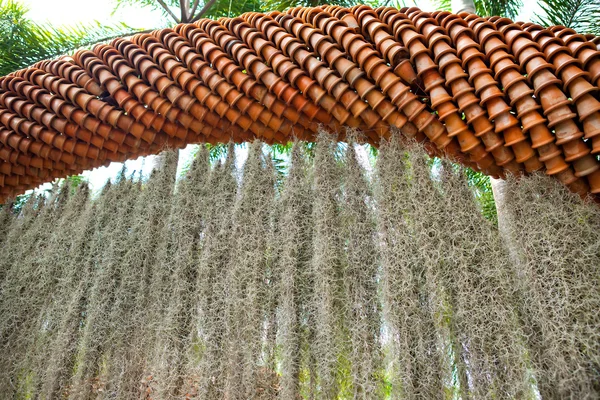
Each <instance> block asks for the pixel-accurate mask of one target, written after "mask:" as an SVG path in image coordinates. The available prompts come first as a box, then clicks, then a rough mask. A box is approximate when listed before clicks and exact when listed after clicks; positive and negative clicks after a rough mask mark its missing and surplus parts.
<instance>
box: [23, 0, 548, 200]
mask: <svg viewBox="0 0 600 400" xmlns="http://www.w3.org/2000/svg"><path fill="white" fill-rule="evenodd" d="M21 1H22V2H23V3H24V4H26V5H27V6H28V8H29V10H30V11H29V13H28V14H27V16H28V17H29V18H30V19H32V20H34V21H36V22H40V23H43V22H50V23H52V24H53V25H69V24H71V25H72V24H78V23H84V24H85V23H93V22H94V21H99V22H101V23H103V24H106V25H110V24H111V23H118V22H124V23H126V24H127V25H129V26H131V27H132V28H141V29H151V28H159V27H163V26H166V25H169V22H167V21H166V20H165V19H164V18H163V17H162V15H161V13H160V12H159V11H157V10H152V9H151V8H143V7H136V6H131V5H124V6H120V7H119V8H118V9H116V10H115V4H116V0H21ZM412 3H414V4H415V5H416V6H417V7H420V8H421V9H423V10H425V11H433V10H434V9H435V7H434V5H433V4H434V3H433V1H432V0H416V1H414V2H413V1H410V0H406V4H412ZM536 12H540V9H539V7H538V6H537V1H535V0H524V5H523V8H522V10H521V13H520V14H519V15H518V16H517V18H516V20H518V21H528V20H530V19H531V18H532V17H533V15H534V13H536ZM195 147H196V146H188V147H187V148H186V149H183V150H181V151H180V157H179V158H180V163H179V168H180V169H181V168H183V166H184V165H186V164H187V163H189V161H190V159H191V157H192V155H193V153H194V152H193V150H194V149H195ZM238 156H239V159H242V160H243V159H245V156H246V154H245V153H244V151H243V150H240V154H238ZM153 164H154V157H153V156H150V157H146V158H142V157H140V158H138V159H137V160H130V161H127V163H126V166H127V170H128V171H129V172H132V171H140V169H141V170H142V171H143V173H144V174H145V175H147V174H149V173H150V171H151V170H152V167H153ZM121 168H122V164H121V163H112V164H111V165H110V166H108V167H101V168H96V169H95V170H93V171H86V172H85V173H84V174H83V175H84V176H85V177H86V178H87V180H88V181H89V184H90V187H91V188H92V191H93V192H98V191H99V190H100V189H101V188H102V186H103V185H104V183H105V182H106V181H107V180H108V179H114V178H115V177H116V176H117V174H118V173H119V171H120V170H121Z"/></svg>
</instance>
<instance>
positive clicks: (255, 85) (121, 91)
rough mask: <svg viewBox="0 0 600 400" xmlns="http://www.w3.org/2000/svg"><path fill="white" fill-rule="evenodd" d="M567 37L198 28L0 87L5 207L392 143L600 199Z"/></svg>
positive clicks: (404, 29)
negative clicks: (93, 172)
mask: <svg viewBox="0 0 600 400" xmlns="http://www.w3.org/2000/svg"><path fill="white" fill-rule="evenodd" d="M592 40H596V41H597V40H598V38H592V37H586V36H584V35H580V34H577V33H576V32H574V31H573V30H570V29H567V28H564V27H553V28H551V29H543V28H542V27H540V26H537V25H534V24H530V23H513V22H512V21H510V20H508V19H506V18H497V17H495V18H490V19H484V18H480V17H477V16H475V15H469V14H466V13H461V14H460V15H454V14H450V13H448V12H436V13H431V14H430V13H426V12H422V11H421V10H419V9H417V8H409V9H402V10H397V9H395V8H390V7H385V8H378V9H371V8H370V7H368V6H357V7H353V8H348V9H347V8H341V7H337V6H324V7H316V8H294V9H290V10H288V11H286V12H285V13H280V12H271V13H266V14H259V13H248V14H244V15H242V16H240V17H237V18H223V19H220V20H218V21H213V20H208V19H204V20H200V21H198V22H197V23H195V24H181V25H178V26H176V27H174V28H173V29H163V30H159V31H155V32H153V33H152V34H144V35H137V36H134V37H132V38H130V39H116V40H114V41H113V42H112V43H111V44H110V45H106V44H103V45H98V46H96V47H95V48H94V50H93V51H79V52H77V53H76V54H75V55H73V57H62V58H60V59H58V60H53V61H44V62H40V63H38V64H36V65H34V66H32V67H30V68H27V69H24V70H21V71H17V72H15V73H13V74H10V75H8V76H6V77H3V78H0V88H1V89H0V90H1V95H0V160H1V163H0V199H4V198H6V197H7V196H12V195H16V194H19V193H22V192H23V191H25V190H27V189H30V188H33V187H36V186H38V185H39V184H41V183H43V182H46V181H50V180H53V179H54V178H57V177H64V176H67V175H71V174H76V173H80V172H81V171H83V170H86V169H91V168H95V167H98V166H101V165H105V164H108V163H110V162H112V161H124V160H127V159H131V158H136V157H138V156H143V155H147V154H152V153H157V152H159V151H160V150H161V149H163V148H164V147H165V146H171V147H183V146H185V145H187V144H189V143H198V142H210V143H216V142H228V141H231V140H233V141H236V142H239V141H251V140H253V139H255V138H260V139H261V140H264V141H265V142H267V143H281V142H287V141H288V140H290V139H291V138H292V137H298V138H301V139H305V140H312V139H314V137H315V134H316V132H317V130H318V128H319V126H322V127H324V128H325V129H327V130H329V131H331V132H335V133H336V134H337V135H338V136H339V138H340V139H343V138H344V135H345V130H346V129H347V128H356V129H360V130H362V131H364V132H365V133H366V136H367V138H368V140H369V141H370V142H371V143H372V144H375V145H377V144H378V143H379V141H380V140H381V138H385V137H388V136H389V135H390V131H391V130H394V129H399V130H400V131H401V132H402V133H403V134H404V135H405V136H407V137H414V138H416V139H418V140H419V141H422V142H424V143H425V146H426V148H427V149H428V151H429V152H430V153H431V154H435V155H445V156H448V157H452V158H453V159H455V160H456V161H459V162H461V163H463V164H465V165H469V166H472V167H474V168H475V169H478V170H481V171H483V172H485V173H487V174H489V175H492V176H496V177H498V176H504V175H505V174H506V173H509V172H510V173H530V172H533V171H537V170H543V171H545V173H547V174H548V175H552V176H555V177H556V178H557V179H559V180H560V181H561V182H563V183H564V184H566V185H568V186H569V188H571V190H573V191H576V192H578V193H580V194H582V195H585V194H587V193H592V194H596V193H600V163H599V162H598V158H597V155H596V154H597V153H598V152H600V102H599V101H598V97H597V91H598V86H599V85H600V52H598V51H597V49H596V45H595V44H594V42H592Z"/></svg>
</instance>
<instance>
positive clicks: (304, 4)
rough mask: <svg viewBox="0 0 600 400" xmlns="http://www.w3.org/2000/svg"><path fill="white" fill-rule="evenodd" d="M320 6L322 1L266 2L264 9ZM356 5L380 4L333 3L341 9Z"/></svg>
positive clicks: (369, 0) (370, 1)
mask: <svg viewBox="0 0 600 400" xmlns="http://www.w3.org/2000/svg"><path fill="white" fill-rule="evenodd" d="M322 4H323V1H320V0H266V1H265V3H264V9H265V10H267V9H268V10H278V11H283V10H286V9H288V8H291V7H316V6H320V5H322ZM358 4H368V5H371V6H378V5H379V4H380V3H379V2H378V1H374V0H367V1H360V0H339V1H337V2H335V5H337V6H342V7H352V6H355V5H358Z"/></svg>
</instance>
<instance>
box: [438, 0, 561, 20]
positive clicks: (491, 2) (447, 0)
mask: <svg viewBox="0 0 600 400" xmlns="http://www.w3.org/2000/svg"><path fill="white" fill-rule="evenodd" d="M559 1H560V0H559ZM474 2H475V11H476V13H477V15H480V16H482V17H492V16H501V17H507V18H511V19H514V18H515V17H516V16H517V14H519V11H520V10H521V7H523V2H522V1H521V0H475V1H474ZM434 4H435V7H436V8H437V9H438V10H445V11H452V6H451V0H437V1H435V3H434Z"/></svg>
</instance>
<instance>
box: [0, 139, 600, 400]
mask: <svg viewBox="0 0 600 400" xmlns="http://www.w3.org/2000/svg"><path fill="white" fill-rule="evenodd" d="M357 139H359V138H358V136H357V135H354V136H353V135H350V136H349V142H350V144H348V145H343V146H340V145H339V144H337V143H336V142H335V141H333V140H332V139H331V138H330V137H329V136H328V135H327V134H325V133H322V134H320V136H319V140H318V142H317V145H316V146H312V145H307V144H305V143H302V142H296V143H294V145H293V147H292V150H291V153H290V157H289V169H288V170H286V171H285V172H284V173H281V171H277V168H275V166H274V165H273V161H272V157H271V156H270V155H269V154H267V153H266V147H264V146H263V145H262V144H261V143H259V142H255V143H253V144H251V145H249V151H248V159H247V160H246V162H245V163H244V165H243V167H239V166H238V164H239V163H236V161H235V152H234V151H233V146H230V148H229V149H228V151H227V152H226V153H227V155H226V156H225V157H222V158H221V159H220V160H217V161H215V160H213V161H211V160H210V157H209V155H208V151H207V150H206V149H205V148H201V149H200V151H199V153H198V154H197V155H196V157H195V159H194V161H193V163H192V165H191V167H190V168H189V170H188V171H187V173H186V175H185V177H183V178H182V179H181V180H179V181H178V182H175V170H174V165H175V163H174V162H172V160H170V158H172V157H175V154H174V153H173V152H166V153H164V155H163V157H162V160H163V161H164V163H162V164H161V165H158V167H157V168H156V169H155V171H154V172H153V174H152V175H151V176H150V178H149V179H148V180H143V179H137V178H134V177H128V176H127V175H126V174H125V173H124V172H123V173H122V174H121V175H120V176H119V177H118V179H116V181H115V182H113V183H111V184H107V185H106V186H105V188H104V189H103V191H102V193H100V194H99V195H98V196H97V197H96V198H93V199H92V198H91V196H90V194H89V190H88V188H87V186H86V185H85V184H81V185H80V186H79V188H77V190H76V191H75V192H74V193H72V190H71V189H70V187H69V186H68V185H65V186H63V187H62V188H60V189H59V190H57V191H55V193H54V195H52V196H51V197H50V198H45V197H43V196H39V197H35V196H32V197H31V198H30V199H29V201H28V202H27V203H26V204H25V205H24V206H23V207H22V209H21V210H19V212H18V213H13V212H11V210H10V209H9V207H4V208H3V209H2V210H1V214H0V244H1V251H0V253H1V254H0V354H1V357H0V393H3V394H6V397H7V398H12V397H15V398H48V399H49V398H71V399H91V398H94V399H112V398H148V399H168V398H188V399H192V398H193V399H222V398H226V399H249V398H256V399H274V398H281V399H297V398H322V399H334V398H341V399H346V398H348V399H349V398H357V399H373V398H394V399H396V398H398V399H435V398H458V397H460V398H463V399H464V398H473V399H504V398H517V399H534V398H538V397H539V396H541V398H544V399H557V398H578V399H584V398H596V397H597V396H598V395H600V388H599V387H598V383H597V382H598V373H599V372H598V371H599V369H600V337H599V329H598V327H599V326H600V317H599V316H598V313H597V311H598V309H600V291H599V289H600V271H599V268H600V248H599V246H600V229H598V228H599V227H600V212H599V211H598V208H597V206H595V205H589V204H585V203H584V202H583V201H581V200H580V199H579V198H578V197H574V196H573V195H572V194H570V193H568V192H567V191H566V189H564V188H563V187H561V186H560V184H558V183H556V182H554V181H552V180H550V179H548V178H545V177H539V176H534V177H531V178H526V179H522V180H521V181H519V182H517V181H509V183H508V184H507V186H506V188H507V193H506V194H505V195H506V202H505V203H506V204H507V206H506V209H505V210H502V213H501V218H503V220H502V221H501V223H500V224H499V226H500V231H499V230H498V227H497V226H496V225H494V224H492V223H490V222H489V221H488V220H487V219H485V218H484V217H483V215H482V213H481V212H480V210H479V208H478V203H477V200H476V199H475V198H474V196H473V192H472V191H471V189H470V188H469V186H468V183H467V180H466V179H465V171H464V169H462V168H461V167H457V166H455V165H453V164H450V163H447V162H445V161H444V162H441V163H436V164H434V165H433V167H432V165H431V163H429V162H428V161H427V158H426V155H425V153H424V151H423V150H422V149H421V148H419V147H418V146H417V145H415V144H411V143H404V142H401V140H400V139H399V137H396V136H394V137H392V139H390V140H389V141H388V142H386V143H384V144H383V145H382V146H381V149H380V152H379V154H378V156H377V161H376V166H375V168H374V169H373V170H371V168H365V165H366V163H365V162H364V160H365V159H366V158H367V157H368V156H367V153H366V152H365V151H364V149H363V148H362V147H361V146H360V145H357V144H355V143H354V140H357ZM515 239H516V240H515Z"/></svg>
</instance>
